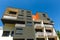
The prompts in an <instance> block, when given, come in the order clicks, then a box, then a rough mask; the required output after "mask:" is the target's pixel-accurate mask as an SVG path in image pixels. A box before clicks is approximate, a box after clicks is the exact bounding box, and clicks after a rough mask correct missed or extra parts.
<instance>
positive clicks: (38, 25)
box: [34, 24, 43, 28]
mask: <svg viewBox="0 0 60 40" xmlns="http://www.w3.org/2000/svg"><path fill="white" fill-rule="evenodd" d="M37 27H43V25H42V24H35V26H34V28H37Z"/></svg>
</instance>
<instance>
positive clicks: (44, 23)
mask: <svg viewBox="0 0 60 40" xmlns="http://www.w3.org/2000/svg"><path fill="white" fill-rule="evenodd" d="M44 24H45V25H52V24H51V23H44Z"/></svg>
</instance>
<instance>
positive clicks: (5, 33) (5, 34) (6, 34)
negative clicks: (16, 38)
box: [2, 31, 10, 36]
mask: <svg viewBox="0 0 60 40" xmlns="http://www.w3.org/2000/svg"><path fill="white" fill-rule="evenodd" d="M9 34H10V31H3V35H2V36H9Z"/></svg>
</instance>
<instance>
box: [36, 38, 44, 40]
mask: <svg viewBox="0 0 60 40" xmlns="http://www.w3.org/2000/svg"><path fill="white" fill-rule="evenodd" d="M36 40H45V39H44V38H36Z"/></svg>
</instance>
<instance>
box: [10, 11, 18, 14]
mask: <svg viewBox="0 0 60 40" xmlns="http://www.w3.org/2000/svg"><path fill="white" fill-rule="evenodd" d="M16 13H17V12H14V11H9V14H16Z"/></svg>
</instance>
